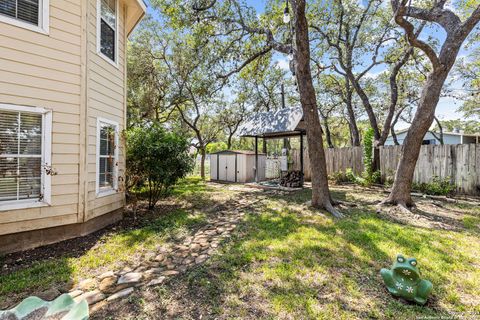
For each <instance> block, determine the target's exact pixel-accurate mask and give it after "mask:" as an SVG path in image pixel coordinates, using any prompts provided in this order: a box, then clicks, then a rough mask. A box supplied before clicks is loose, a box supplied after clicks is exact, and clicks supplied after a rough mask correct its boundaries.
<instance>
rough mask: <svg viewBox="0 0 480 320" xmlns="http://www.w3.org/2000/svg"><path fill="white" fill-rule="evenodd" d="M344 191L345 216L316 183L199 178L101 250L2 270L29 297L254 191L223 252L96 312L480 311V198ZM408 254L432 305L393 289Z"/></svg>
mask: <svg viewBox="0 0 480 320" xmlns="http://www.w3.org/2000/svg"><path fill="white" fill-rule="evenodd" d="M332 189H333V191H334V194H333V196H334V198H337V199H341V200H343V201H345V202H347V203H351V204H355V206H349V207H344V208H342V209H341V211H342V212H343V213H345V214H346V218H344V219H342V220H335V219H333V218H332V217H331V216H329V215H328V214H325V213H324V212H321V211H318V210H313V209H310V208H307V207H306V206H305V205H304V203H305V202H306V201H307V200H308V199H309V197H310V191H309V190H303V191H299V192H294V193H278V192H263V191H258V190H256V191H253V190H252V189H247V188H242V187H240V186H238V185H225V186H219V185H215V184H204V183H202V182H199V181H198V179H190V180H187V181H185V182H184V183H183V184H182V185H180V186H179V188H177V190H176V191H175V195H174V197H172V198H171V199H168V200H166V201H165V202H162V203H161V204H160V207H159V209H158V210H157V213H156V214H155V215H154V216H153V217H150V218H148V219H144V220H142V218H138V220H140V221H141V222H139V223H138V224H137V225H135V224H134V225H129V227H128V228H127V229H122V226H118V227H117V228H116V230H110V231H109V232H106V233H105V234H103V235H102V236H100V237H98V239H97V240H96V242H95V245H94V246H92V247H91V248H90V249H89V250H84V251H83V252H82V253H81V254H76V255H74V256H68V255H65V256H55V257H54V258H51V259H43V260H42V259H38V261H36V262H32V263H30V264H26V265H25V266H22V265H20V267H17V269H15V270H14V271H11V272H7V274H6V275H1V276H0V283H1V286H0V297H1V298H3V299H5V301H7V300H8V298H7V297H8V296H11V295H12V294H13V295H14V296H15V295H16V296H18V297H20V296H22V295H25V294H26V293H29V292H33V291H35V290H39V289H45V288H48V287H49V286H51V285H53V284H61V283H64V282H67V281H68V280H69V279H76V278H79V277H82V276H84V275H88V274H90V273H94V272H98V270H99V269H102V268H103V267H104V266H107V265H110V264H115V263H128V262H132V261H134V260H135V259H139V257H140V258H141V256H142V255H144V254H145V253H148V250H149V248H151V247H153V246H156V245H159V244H161V243H162V242H166V241H171V240H172V239H174V238H181V237H182V235H183V234H186V233H188V232H189V230H192V229H194V228H196V227H197V226H199V225H202V224H204V223H206V222H205V221H206V220H207V219H208V217H209V215H210V214H211V212H210V211H211V210H209V208H212V207H213V206H215V205H218V204H219V203H221V204H222V206H224V207H225V206H226V207H228V205H229V201H230V200H231V199H234V198H236V197H238V196H239V195H242V196H245V197H247V198H250V199H252V200H255V201H257V202H255V204H253V205H251V206H250V207H249V209H248V210H247V212H246V216H245V219H244V221H243V222H242V223H241V225H240V226H239V227H238V228H237V230H236V231H235V233H234V236H233V237H232V238H231V239H230V241H228V242H227V243H224V244H223V246H222V248H221V250H220V252H218V254H216V255H215V256H214V257H213V258H212V259H211V260H209V261H208V262H207V263H206V264H204V265H202V266H199V267H196V268H194V269H192V270H189V271H187V272H186V273H184V274H182V275H180V276H177V277H174V278H172V280H170V281H169V282H167V283H166V284H165V285H162V286H159V287H155V288H153V289H148V290H140V291H136V293H135V294H134V295H132V296H130V297H129V298H128V299H125V300H122V301H119V302H118V303H116V304H112V305H109V306H108V307H106V308H104V309H102V310H100V311H98V312H97V313H95V314H93V318H94V319H109V318H110V319H163V318H182V319H198V318H199V317H200V315H202V316H203V318H220V319H224V318H240V319H241V318H249V319H253V318H255V319H257V318H264V319H277V318H282V319H323V318H325V319H332V318H333V319H356V318H358V319H364V318H380V319H385V318H386V319H411V318H419V317H420V316H441V315H446V314H448V313H452V312H458V313H463V315H468V314H469V313H470V315H471V316H473V315H474V314H475V313H476V315H477V316H478V315H479V314H480V298H479V297H480V228H479V227H480V209H479V208H480V207H479V206H478V204H480V202H479V203H475V202H472V201H470V202H460V203H447V202H439V201H431V200H428V199H417V202H418V204H419V206H418V211H416V214H415V215H412V216H411V217H405V216H401V215H398V214H396V215H395V214H391V215H390V214H387V213H384V214H378V213H376V212H375V207H374V205H375V203H376V201H378V200H380V199H381V198H382V197H383V196H384V194H382V193H381V192H379V190H369V189H362V188H359V187H353V186H347V187H346V186H339V187H333V188H332ZM162 208H163V211H162V210H161V209H162ZM218 210H221V207H219V209H218ZM165 212H166V213H165ZM141 214H142V213H139V215H141ZM143 214H146V213H143ZM398 253H402V254H404V255H405V256H408V257H416V258H417V260H418V263H419V268H420V270H421V272H422V276H423V277H424V278H426V279H429V280H430V281H431V282H432V283H433V286H434V289H433V293H432V295H431V297H430V299H429V301H428V303H427V305H426V306H424V307H420V306H416V305H414V304H410V303H406V302H405V301H402V300H399V299H396V298H393V297H392V296H390V295H389V294H388V292H387V291H386V289H385V287H384V285H383V283H382V281H381V277H380V275H379V271H380V269H381V268H382V267H389V266H390V265H391V263H392V261H393V259H394V257H395V256H396V254H398ZM6 258H7V259H8V257H6ZM119 260H123V262H119ZM457 315H458V314H457Z"/></svg>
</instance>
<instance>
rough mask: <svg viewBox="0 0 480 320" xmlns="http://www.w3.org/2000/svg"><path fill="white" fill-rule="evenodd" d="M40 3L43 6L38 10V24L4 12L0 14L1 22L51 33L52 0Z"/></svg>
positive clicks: (43, 0) (44, 0)
mask: <svg viewBox="0 0 480 320" xmlns="http://www.w3.org/2000/svg"><path fill="white" fill-rule="evenodd" d="M40 5H41V8H39V10H38V11H39V13H40V17H39V20H40V23H39V25H38V26H35V25H33V24H30V23H28V22H24V21H22V20H19V19H16V18H12V17H9V16H5V15H3V14H0V22H5V23H8V24H11V25H14V26H16V27H20V28H24V29H28V30H31V31H35V32H38V33H43V34H45V35H48V34H49V33H50V0H41V1H40Z"/></svg>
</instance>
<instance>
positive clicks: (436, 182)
mask: <svg viewBox="0 0 480 320" xmlns="http://www.w3.org/2000/svg"><path fill="white" fill-rule="evenodd" d="M412 190H415V191H418V192H421V193H424V194H428V195H432V196H447V195H450V194H452V193H453V192H454V191H455V185H454V184H453V183H451V182H450V177H447V178H445V179H441V178H439V177H437V176H435V177H433V179H432V182H428V183H424V182H423V183H416V182H414V183H413V184H412Z"/></svg>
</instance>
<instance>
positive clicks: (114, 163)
mask: <svg viewBox="0 0 480 320" xmlns="http://www.w3.org/2000/svg"><path fill="white" fill-rule="evenodd" d="M117 188H118V123H116V122H113V121H110V120H107V119H102V118H99V119H98V120H97V195H98V196H102V195H108V194H112V193H115V192H116V190H117Z"/></svg>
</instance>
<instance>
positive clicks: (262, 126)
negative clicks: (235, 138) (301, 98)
mask: <svg viewBox="0 0 480 320" xmlns="http://www.w3.org/2000/svg"><path fill="white" fill-rule="evenodd" d="M302 121H303V111H302V108H301V107H293V108H284V109H279V110H275V111H269V112H258V113H255V114H254V115H252V116H251V117H250V118H248V119H247V121H245V123H243V124H242V125H241V126H240V127H239V128H238V135H239V136H240V137H268V136H270V137H274V136H282V135H292V134H298V133H299V132H300V131H302V129H301V128H300V126H299V125H300V123H301V122H302Z"/></svg>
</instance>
